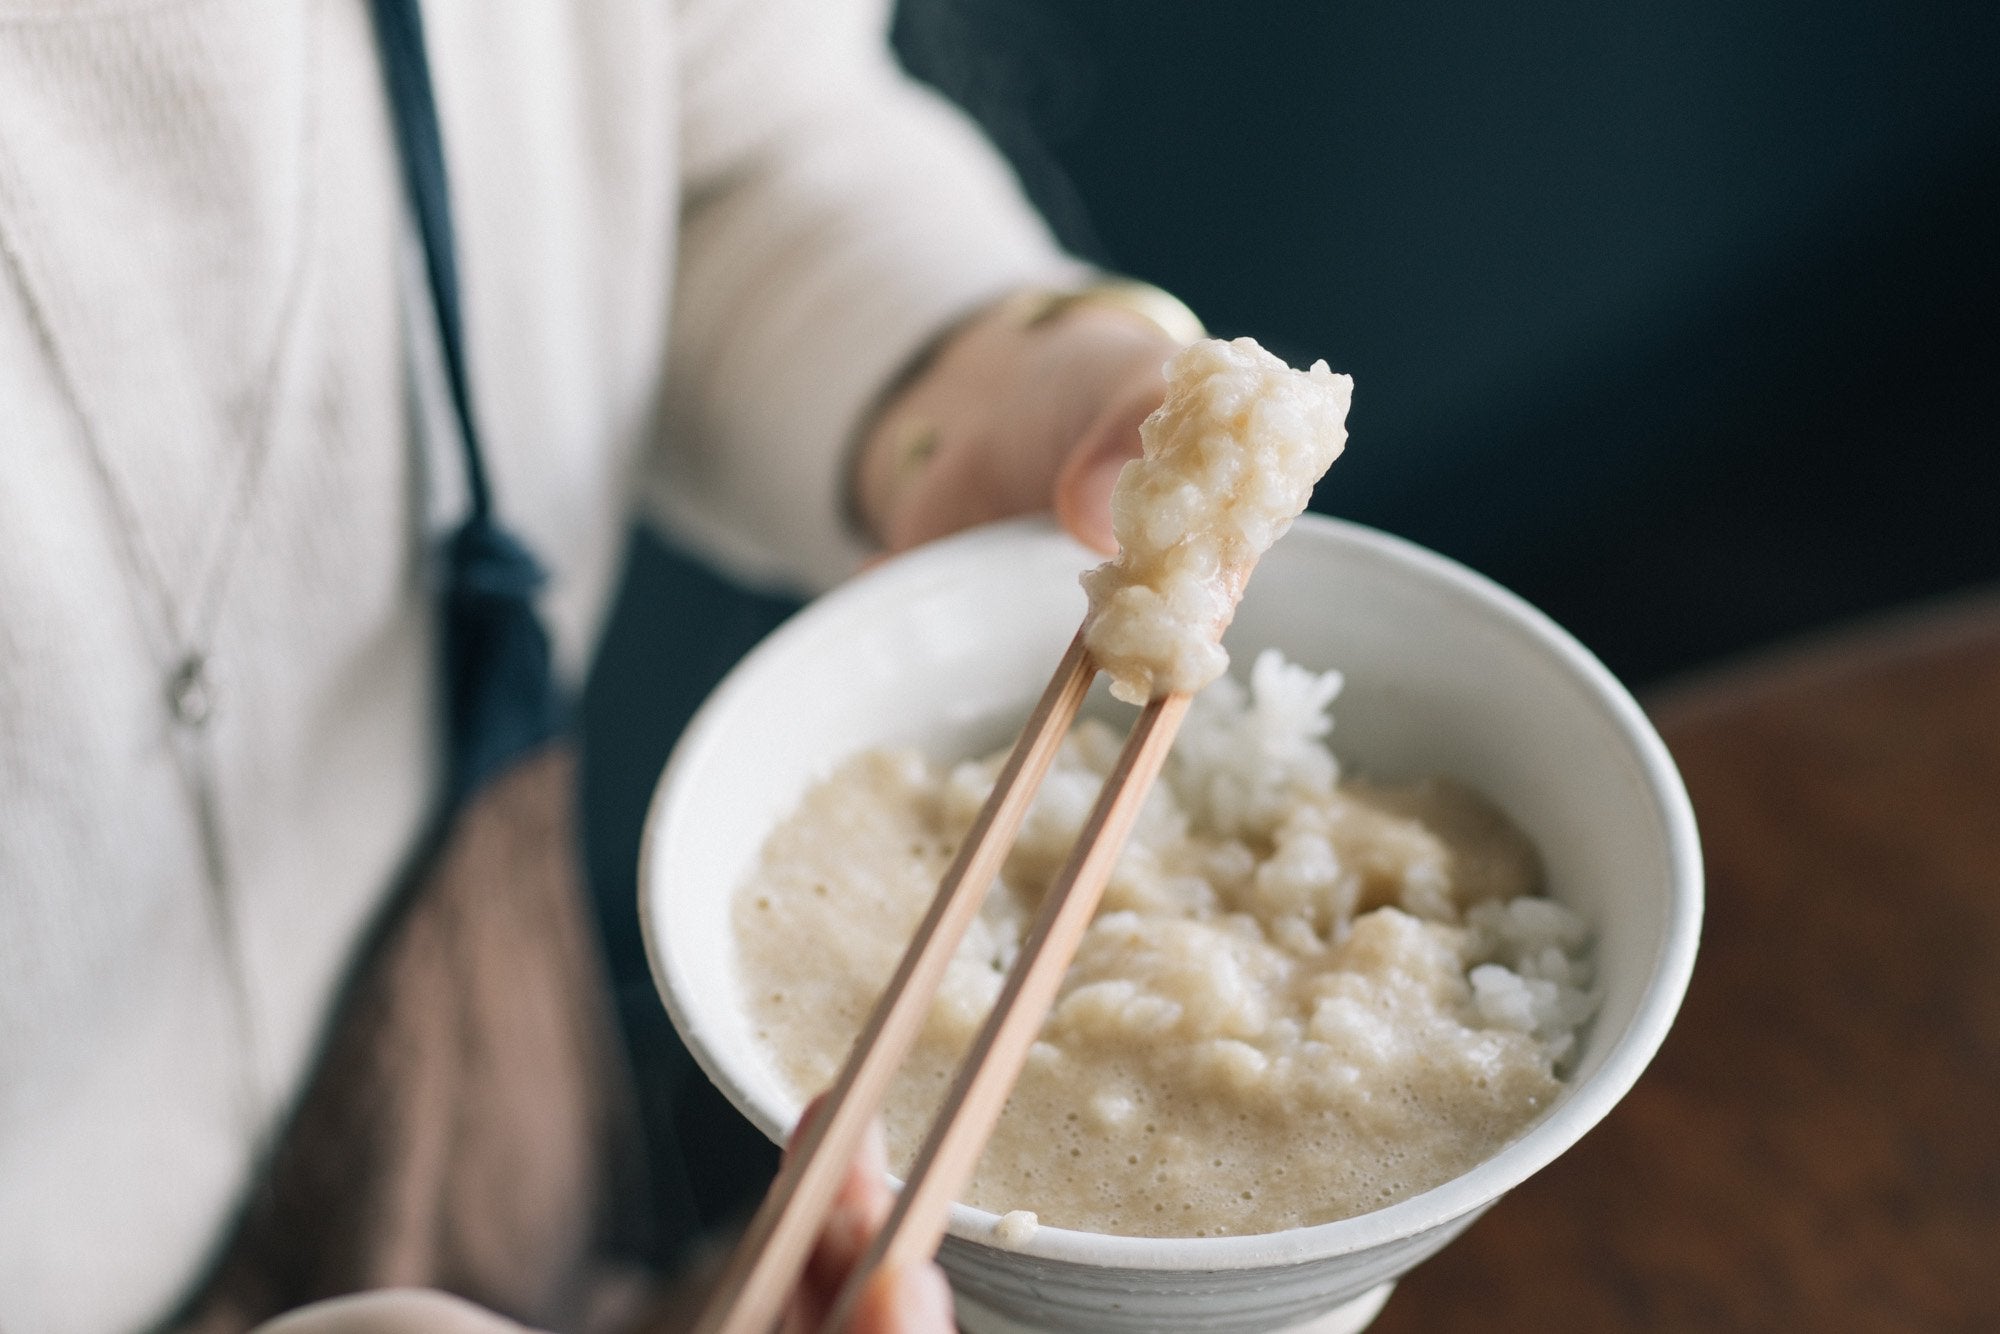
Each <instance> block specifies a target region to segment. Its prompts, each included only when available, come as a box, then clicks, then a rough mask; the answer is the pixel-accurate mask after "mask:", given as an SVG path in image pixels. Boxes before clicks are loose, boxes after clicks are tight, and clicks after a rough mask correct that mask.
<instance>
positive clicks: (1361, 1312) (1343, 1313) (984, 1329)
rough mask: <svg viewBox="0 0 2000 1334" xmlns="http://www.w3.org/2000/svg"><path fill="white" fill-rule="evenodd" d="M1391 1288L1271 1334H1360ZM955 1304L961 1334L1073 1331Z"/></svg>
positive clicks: (965, 1301)
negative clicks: (1027, 1323)
mask: <svg viewBox="0 0 2000 1334" xmlns="http://www.w3.org/2000/svg"><path fill="white" fill-rule="evenodd" d="M1395 1287H1396V1284H1395V1280H1393V1279H1392V1280H1390V1281H1389V1282H1387V1283H1382V1284H1378V1285H1377V1286H1375V1287H1372V1288H1370V1289H1368V1291H1366V1292H1364V1293H1362V1294H1361V1295H1360V1296H1359V1297H1355V1298H1352V1299H1351V1300H1348V1301H1344V1302H1342V1303H1341V1304H1340V1305H1338V1306H1336V1307H1334V1308H1333V1309H1332V1310H1331V1311H1324V1312H1321V1313H1320V1314H1319V1315H1316V1316H1314V1317H1313V1318H1312V1319H1311V1320H1308V1321H1306V1322H1305V1323H1304V1324H1303V1325H1290V1326H1287V1327H1286V1328H1284V1329H1282V1330H1273V1331H1271V1334H1361V1331H1362V1330H1364V1329H1366V1328H1368V1326H1369V1324H1370V1323H1371V1322H1372V1321H1373V1320H1374V1319H1375V1317H1376V1316H1378V1315H1380V1314H1381V1312H1382V1306H1383V1303H1385V1302H1387V1301H1388V1300H1389V1294H1390V1292H1392V1291H1394V1289H1395ZM957 1301H958V1327H959V1328H960V1329H961V1330H963V1331H964V1332H965V1334H1075V1331H1074V1330H1066V1331H1057V1330H1056V1329H1055V1328H1054V1327H1053V1326H1049V1327H1044V1326H1041V1325H1024V1324H1022V1323H1021V1322H1020V1321H1018V1320H1013V1319H1009V1318H1008V1317H1007V1316H1004V1315H1000V1314H999V1313H997V1312H994V1311H989V1310H987V1309H986V1308H985V1307H983V1306H981V1305H980V1304H979V1303H978V1302H975V1301H973V1300H972V1299H971V1298H969V1297H964V1296H960V1297H959V1298H958V1299H957ZM1160 1334H1170V1331H1168V1330H1167V1328H1166V1327H1165V1326H1162V1327H1161V1331H1160Z"/></svg>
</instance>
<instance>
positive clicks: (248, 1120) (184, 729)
mask: <svg viewBox="0 0 2000 1334" xmlns="http://www.w3.org/2000/svg"><path fill="white" fill-rule="evenodd" d="M315 17H316V16H315V15H314V14H313V13H312V12H311V10H310V9H308V10H307V12H305V13H304V14H303V15H302V22H303V23H304V24H305V25H306V35H305V41H304V48H303V51H302V53H301V55H302V59H301V76H302V77H301V80H300V83H301V100H302V104H303V105H302V109H301V113H300V126H299V155H300V157H299V161H300V170H299V189H298V197H297V199H295V200H294V201H293V210H294V217H295V219H296V221H295V224H294V226H295V228H296V233H297V235H298V238H299V239H298V248H297V254H296V255H295V257H294V258H293V260H292V264H291V266H290V271H289V272H288V273H286V275H285V277H284V279H283V287H282V289H281V295H280V299H279V307H278V315H277V323H276V326H275V328H274V330H273V333H272V337H271V348H270V351H269V354H268V355H267V357H266V358H265V362H264V366H263V369H262V373H261V374H260V375H259V376H258V378H257V380H256V390H255V397H254V399H253V400H252V402H251V405H250V410H249V412H248V413H247V414H245V420H246V423H247V425H246V427H245V429H244V432H243V434H244V437H245V439H246V441H247V448H246V449H244V450H243V451H242V456H241V460H240V463H239V464H238V466H237V467H236V469H235V474H234V476H233V477H232V478H230V479H229V481H228V483H227V484H226V485H227V491H228V495H227V498H226V500H225V502H224V505H223V512H222V515H221V517H220V520H219V527H218V529H217V532H218V536H217V537H216V539H215V541H214V542H213V543H212V545H211V546H210V548H209V555H208V557H207V559H206V560H205V561H201V562H199V563H198V565H197V568H196V569H195V570H194V571H193V577H192V579H191V580H190V581H189V586H190V588H191V589H192V594H191V596H189V597H188V598H187V600H186V601H185V602H183V601H182V600H181V599H180V598H179V597H177V596H176V594H175V581H174V580H173V579H172V578H171V576H170V575H169V572H168V571H167V569H166V567H165V565H164V563H163V562H162V561H161V560H160V559H159V557H158V554H157V553H156V552H155V551H154V549H153V547H152V545H151V544H150V543H149V542H147V541H146V540H145V537H144V534H145V532H146V527H145V525H143V524H142V523H141V522H140V517H141V516H140V509H139V507H138V506H137V505H136V504H135V503H134V502H133V499H132V496H131V494H130V492H129V491H128V490H127V488H126V487H124V486H123V485H121V483H120V482H119V479H118V475H117V473H116V471H115V470H114V469H113V468H112V466H111V461H110V455H109V452H108V451H107V450H106V449H105V447H104V442H103V438H102V435H101V433H100V432H99V430H98V427H97V418H96V417H95V415H94V414H93V413H92V412H91V411H90V407H89V404H88V402H87V400H86V396H85V395H84V393H83V392H82V388H81V383H80V381H79V380H78V378H77V376H76V373H75V368H74V366H73V365H72V364H71V362H70V360H69V358H68V357H67V356H66V355H65V353H64V349H63V345H62V343H61V341H60V340H59V339H58V338H57V336H56V332H55V327H54V325H53V323H52V322H51V321H50V319H49V314H48V310H47V309H46V307H45V306H44V305H43V303H42V302H41V301H39V300H38V299H37V297H36V284H35V282H34V281H33V277H32V269H31V266H30V264H29V263H28V261H27V257H26V256H25V255H24V253H23V252H22V250H21V248H20V247H19V246H18V245H17V244H16V242H15V239H14V237H13V236H12V235H11V234H10V232H9V230H8V228H7V226H6V225H5V218H4V217H0V262H4V263H5V265H6V267H7V268H8V269H9V270H11V272H12V276H13V279H14V283H15V286H16V287H17V288H18V290H19V291H20V293H21V297H22V304H23V307H24V309H25V311H26V313H27V320H28V324H29V327H30V330H31V332H32V333H33V335H34V338H35V341H36V343H37V345H38V347H39V348H40V350H41V352H42V355H43V357H44V359H45V360H46V362H47V363H48V365H49V367H50V370H51V372H52V374H53V377H54V380H55V382H56V385H57V388H58V391H59V393H60V394H61V396H62V398H63V400H64V403H65V406H66V407H67V408H68V410H69V413H70V416H71V418H72V420H73V421H74V423H75V426H76V431H77V436H78V438H79V439H80V441H81V442H82V445H83V453H84V456H85V459H86V461H87V463H88V466H89V468H90V472H91V474H92V476H93V477H94V478H95V479H96V482H97V490H98V494H99V497H100V498H101V500H102V501H103V503H104V505H105V506H106V508H107V510H108V511H109V514H108V517H109V519H110V520H111V527H112V529H113V531H114V534H115V537H114V541H115V545H116V547H117V549H118V554H119V559H120V562H121V563H122V564H124V565H125V567H126V570H127V573H128V575H129V576H130V577H131V579H132V581H133V588H132V592H133V607H134V611H135V614H136V615H137V616H138V619H139V621H140V624H141V631H142V633H143V634H144V635H145V637H146V638H147V639H148V640H149V641H150V642H151V644H152V653H153V656H154V660H155V669H156V670H157V671H158V672H159V677H160V680H161V682H162V692H161V703H162V705H163V706H164V709H165V712H166V714H167V715H168V718H169V719H170V721H171V722H172V724H174V725H173V726H172V728H171V733H170V737H169V741H170V745H169V749H170V750H171V752H172V754H173V758H174V767H175V769H176V771H177V772H178V773H179V775H180V781H181V787H182V790H183V792H184V793H185V795H186V800H187V804H188V811H189V816H190V818H191V820H192V822H193V824H194V832H195V835H196V842H197V846H198V849H199V855H200V860H201V867H202V877H203V880H204V882H205V889H206V894H205V898H206V901H207V909H208V914H209V918H210V926H211V930H212V931H213V934H214V939H215V945H216V951H217V955H218V957H219V959H220V961H221V963H222V972H223V974H224V975H225V982H226V985H227V987H228V991H229V1001H230V1009H231V1011H232V1015H233V1019H234V1024H235V1027H236V1030H237V1039H238V1042H239V1043H240V1045H241V1050H242V1052H243V1056H244V1060H243V1067H242V1068H243V1072H244V1073H243V1079H242V1082H241V1085H240V1087H239V1090H238V1096H239V1100H240V1104H241V1105H240V1108H239V1114H240V1115H241V1116H242V1117H243V1119H244V1123H245V1126H246V1128H247V1129H249V1130H250V1131H251V1132H252V1133H253V1134H256V1133H260V1132H261V1128H262V1124H263V1120H264V1116H263V1107H264V1106H265V1105H266V1103H268V1101H269V1099H268V1098H267V1097H265V1096H264V1095H263V1091H262V1085H263V1082H264V1071H265V1060H264V1056H265V1052H264V1047H263V1043H262V1041H261V1039H260V1037H259V1034H258V1031H257V1023H256V1018H255V1014H256V1012H255V1007H254V1005H253V1003H252V998H251V994H250V986H249V979H248V976H247V964H246V958H245V954H244V946H243V940H242V935H241V930H240V924H239V921H238V913H237V905H236V894H235V876H234V872H233V868H232V866H231V862H230V858H229V854H228V843H227V840H226V838H225V836H224V826H223V821H222V812H221V803H220V801H219V799H218V795H217V787H216V778H215V763H214V755H213V753H212V752H213V744H212V739H211V734H210V729H209V727H208V723H209V722H210V720H211V719H212V718H213V716H214V712H215V707H216V683H215V680H214V677H213V675H212V671H211V668H212V653H211V640H212V637H213V635H214V633H215V629H216V626H217V623H218V621H219V619H220V617H221V614H222V609H223V606H224V604H225V601H226V594H227V592H228V589H229V585H230V576H231V574H232V573H233V572H234V570H235V568H236V566H237V564H238V562H237V559H236V556H237V553H238V550H239V549H240V547H241V546H242V543H243V541H244V540H245V538H246V536H247V534H248V531H249V529H250V527H251V523H252V519H253V518H254V515H255V512H256V507H257V501H258V499H259V497H260V495H261V493H262V484H263V481H264V478H265V476H266V473H267V471H268V470H267V467H266V465H267V462H268V460H269V458H270V455H271V453H272V451H273V442H274V437H275V435H276V431H275V425H276V422H275V418H276V414H277V406H278V403H279V402H280V400H281V398H282V395H281V394H280V393H279V388H280V382H281V380H282V379H283V378H284V376H285V373H286V371H287V369H288V367H289V366H290V365H291V356H290V353H291V350H292V348H293V345H294V344H295V342H296V340H297V335H298V327H299V325H300V323H301V312H302V308H303V306H304V304H305V300H304V296H305V290H306V287H307V282H306V278H307V274H308V272H309V270H310V268H311V258H312V254H313V250H314V245H315V242H316V240H317V235H318V229H317V227H316V225H315V222H316V210H315V209H314V208H313V207H312V203H313V193H314V192H313V186H314V183H315V181H316V178H317V172H316V170H315V165H316V164H315V155H316V152H317V148H318V133H317V130H318V125H317V117H318V88H319V83H318V78H317V67H316V61H315V50H316V45H317V44H316V43H315V42H313V41H312V39H311V35H310V28H311V25H312V23H313V22H314V21H315Z"/></svg>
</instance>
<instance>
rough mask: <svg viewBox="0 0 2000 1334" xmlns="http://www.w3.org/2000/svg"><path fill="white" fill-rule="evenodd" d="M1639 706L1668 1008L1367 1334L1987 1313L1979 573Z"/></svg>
mask: <svg viewBox="0 0 2000 1334" xmlns="http://www.w3.org/2000/svg"><path fill="white" fill-rule="evenodd" d="M1650 711H1651V712H1652V714H1653V716H1654V718H1655V720H1656V722H1657V723H1658V725H1659V727H1660V730H1661V732H1662V734H1663V735H1664V736H1665V737H1666V740H1667V743H1668V745H1669V747H1670V748H1671V749H1672V751H1673V754H1674V756H1675V759H1676V760H1677V761H1678V762H1679V764H1680V766H1681V770H1682V773H1683V775H1684V776H1685V777H1686V780H1687V784H1688V788H1689V791H1690V793H1691V794H1692V796H1693V799H1694V806H1695V813H1696V816H1697V819H1698V821H1699V823H1700V826H1701V832H1702V843H1703V847H1704V850H1705V854H1706V858H1707V864H1708V912H1707V921H1706V926H1705V928H1704V932H1703V942H1702V952H1701V957H1700V959H1699V960H1698V961H1697V963H1696V966H1695V973H1694V981H1693V984H1692V986H1691V988H1690V989H1689V992H1688V997H1687V1002H1686V1005H1685V1006H1684V1008H1683V1009H1682V1011H1681V1016H1680V1019H1679V1021H1678V1022H1677V1024H1676V1026H1675V1028H1674V1031H1673V1033H1672V1034H1671V1035H1670V1036H1669V1037H1668V1039H1667V1042H1666V1045H1665V1047H1664V1048H1663V1049H1662V1051H1661V1053H1660V1056H1659V1058H1658V1060H1657V1061H1656V1062H1655V1063H1654V1065H1653V1067H1652V1068H1651V1069H1650V1070H1649V1071H1648V1073H1647V1074H1646V1076H1645V1077H1644V1078H1643V1079H1642V1080H1641V1081H1640V1083H1639V1085H1638V1087H1637V1088H1636V1089H1635V1090H1634V1091H1633V1092H1632V1094H1631V1095H1630V1096H1629V1097H1628V1098H1627V1099H1626V1100H1625V1101H1624V1102H1623V1103H1622V1104H1621V1105H1620V1106H1619V1107H1618V1108H1617V1109H1616V1110H1615V1111H1614V1112H1613V1113H1612V1114H1611V1116H1610V1117H1609V1118H1608V1119H1607V1120H1606V1121H1605V1122H1604V1124H1603V1125H1601V1126H1599V1127H1598V1128H1597V1129H1596V1130H1595V1131H1593V1132H1592V1133H1591V1134H1590V1135H1589V1136H1588V1137H1587V1138H1586V1139H1585V1140H1584V1141H1583V1142H1582V1143H1581V1144H1580V1145H1578V1146H1577V1147H1576V1148H1575V1149H1574V1150H1573V1151H1571V1152H1570V1153H1569V1154H1567V1155H1566V1156H1565V1157H1563V1158H1562V1159H1560V1160H1558V1161H1557V1162H1556V1163H1555V1164H1554V1165H1553V1166H1551V1167H1550V1168H1549V1169H1548V1170H1547V1171H1545V1172H1543V1173H1542V1174H1541V1175H1539V1176H1538V1177H1536V1178H1534V1179H1533V1180H1531V1181H1529V1182H1528V1183H1526V1184H1525V1185H1523V1186H1522V1187H1521V1188H1520V1189H1518V1190H1516V1191H1515V1192H1514V1193H1513V1194H1512V1195H1511V1196H1509V1197H1508V1198H1507V1199H1505V1200H1503V1201H1501V1203H1500V1204H1499V1205H1498V1206H1496V1207H1495V1208H1494V1209H1493V1210H1492V1211H1491V1212H1490V1213H1489V1214H1488V1215H1487V1216H1486V1217H1485V1218H1483V1219H1482V1220H1480V1222H1478V1223H1477V1224H1475V1225H1474V1226H1473V1227H1472V1228H1471V1229H1470V1230H1469V1231H1468V1232H1467V1233H1466V1234H1465V1235H1464V1236H1463V1237H1461V1238H1460V1239H1459V1240H1458V1241H1456V1242H1454V1243H1453V1244H1452V1245H1451V1246H1449V1247H1447V1248H1446V1249H1445V1250H1444V1251H1443V1252H1442V1253H1441V1254H1440V1255H1439V1256H1438V1257H1437V1258H1435V1259H1433V1260H1431V1261H1429V1262H1427V1263H1426V1264H1425V1265H1423V1266H1421V1267H1420V1268H1419V1269H1417V1270H1416V1271H1415V1272H1413V1273H1412V1274H1410V1275H1409V1276H1408V1277H1407V1278H1406V1279H1405V1280H1404V1282H1403V1283H1402V1285H1401V1286H1400V1287H1399V1289H1398V1290H1397V1292H1396V1294H1395V1296H1394V1297H1393V1298H1392V1299H1391V1301H1390V1303H1389V1306H1388V1309H1387V1310H1386V1311H1385V1312H1384V1313H1383V1315H1382V1317H1381V1319H1380V1320H1379V1321H1378V1322H1377V1324H1376V1325H1375V1326H1373V1330H1374V1331H1375V1334H1414V1332H1415V1331H1440V1330H1459V1329H1473V1328H1477V1329H1479V1330H1482V1331H1510V1330H1519V1331H1529V1330H1533V1331H1536V1332H1537V1334H1542V1332H1543V1331H1548V1330H1701V1331H1729V1330H1755V1331H1774V1330H1815V1331H1821V1330H1839V1331H1847V1330H1852V1331H1875V1330H1882V1331H1890V1330H1896V1331H1903V1330H1926V1331H1944V1330H1967V1331H1971V1330H1981V1331H1990V1330H2000V592H1995V593H1990V594H1987V595H1985V596H1983V597H1980V598H1976V599H1973V600H1970V601H1967V602H1962V603H1959V604H1957V605H1955V606H1952V607H1948V608H1943V609H1938V610H1933V611H1930V612H1926V613H1922V614H1918V615H1913V616H1909V617H1905V618H1902V619H1900V620H1898V621H1895V622H1891V623H1883V624H1878V625H1875V626H1871V627H1867V628H1865V629H1862V630H1859V631H1856V632H1854V633H1852V634H1849V635H1846V636H1843V637H1841V638H1837V639H1832V640H1827V641H1823V642H1820V643H1816V644H1812V645H1808V646H1804V647H1801V648H1798V649H1795V650H1791V651H1788V652H1785V653H1782V654H1779V655H1774V656H1771V657H1768V658H1765V659H1762V660H1760V661H1757V662H1753V663H1750V664H1746V665H1744V666H1742V667H1739V668H1735V669H1732V670H1728V671H1724V672H1720V673H1717V674H1714V675H1712V676H1709V677H1707V678H1704V679H1698V680H1694V681H1690V682H1688V683H1686V684H1684V685H1681V686H1678V687H1676V688H1673V689H1671V690H1668V691H1665V692H1663V693H1661V694H1659V695H1658V696H1657V697H1655V698H1654V699H1653V700H1652V701H1651V705H1650Z"/></svg>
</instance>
